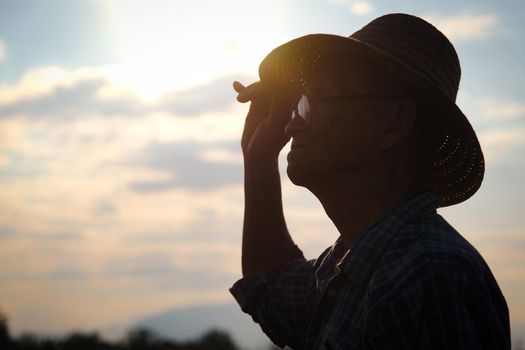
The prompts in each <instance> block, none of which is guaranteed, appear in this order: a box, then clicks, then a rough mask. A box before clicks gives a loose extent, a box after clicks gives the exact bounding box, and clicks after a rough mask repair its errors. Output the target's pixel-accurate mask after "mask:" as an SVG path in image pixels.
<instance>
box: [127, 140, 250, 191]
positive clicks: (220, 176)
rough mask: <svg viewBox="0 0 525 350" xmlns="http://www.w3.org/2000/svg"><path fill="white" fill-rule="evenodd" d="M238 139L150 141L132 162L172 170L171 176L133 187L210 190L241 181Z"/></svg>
mask: <svg viewBox="0 0 525 350" xmlns="http://www.w3.org/2000/svg"><path fill="white" fill-rule="evenodd" d="M236 154H239V155H240V146H239V143H238V142H229V143H222V144H217V143H213V144H206V143H198V142H190V141H186V142H175V143H151V144H150V145H148V146H146V147H145V148H144V149H143V150H141V151H140V153H139V154H138V155H136V156H135V157H133V158H135V159H133V160H131V164H135V165H137V166H145V167H147V168H148V169H152V170H155V171H161V172H164V173H166V172H167V173H169V174H171V176H170V177H169V178H165V179H160V180H156V181H151V180H148V181H136V182H133V183H131V185H130V186H131V188H132V189H133V190H134V191H138V192H156V191H164V190H167V189H170V188H186V189H191V190H194V191H207V190H210V189H213V188H217V187H222V186H227V185H231V184H235V183H239V182H240V181H241V180H242V166H241V162H238V161H237V157H236V156H235V155H236Z"/></svg>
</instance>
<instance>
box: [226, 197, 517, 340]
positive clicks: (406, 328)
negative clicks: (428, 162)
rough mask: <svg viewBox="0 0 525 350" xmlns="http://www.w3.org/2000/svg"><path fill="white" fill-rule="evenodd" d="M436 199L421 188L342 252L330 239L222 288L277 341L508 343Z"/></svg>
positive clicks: (491, 292) (489, 287) (500, 313)
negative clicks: (278, 267) (316, 249)
mask: <svg viewBox="0 0 525 350" xmlns="http://www.w3.org/2000/svg"><path fill="white" fill-rule="evenodd" d="M437 204H438V199H437V198H436V197H435V196H434V195H432V194H430V193H427V194H423V195H421V196H419V197H417V198H415V199H413V200H411V201H410V202H408V203H407V204H406V205H404V206H403V207H400V208H398V209H396V210H394V211H393V212H391V213H390V214H389V215H387V216H386V217H385V218H384V219H382V220H381V221H380V222H379V223H377V224H376V225H375V226H374V227H372V228H371V229H370V230H369V231H368V232H367V233H366V234H365V235H364V236H363V237H362V238H361V239H360V240H359V242H358V243H357V244H356V245H355V246H354V247H353V248H352V249H351V250H350V251H349V252H347V253H346V254H345V251H344V248H343V242H342V240H341V239H338V240H337V241H336V242H335V244H334V245H333V246H332V247H329V248H328V249H326V250H325V251H324V252H323V253H322V254H321V256H319V258H317V259H314V260H309V261H307V260H306V259H304V258H299V259H296V260H294V261H293V262H291V263H289V264H288V265H287V266H286V267H285V268H283V270H282V271H280V272H278V273H274V274H255V275H252V276H248V277H245V278H243V279H241V280H239V281H237V282H236V283H235V284H234V286H233V287H232V288H231V289H230V291H231V293H232V294H233V296H234V297H235V298H236V300H237V302H238V303H239V305H240V306H241V309H242V310H243V311H244V312H246V313H248V314H250V315H251V316H252V317H253V319H254V321H255V322H257V323H259V324H260V326H261V328H262V329H263V331H264V332H265V333H266V334H267V335H268V336H269V338H270V339H271V340H272V341H273V342H274V343H275V344H277V345H279V346H280V347H284V346H289V347H291V348H293V349H316V350H318V349H378V350H379V349H381V350H384V349H447V350H453V349H476V350H478V349H510V330H509V329H510V326H509V315H508V308H507V304H506V302H505V299H504V297H503V295H502V293H501V291H500V289H499V287H498V284H497V282H496V280H495V279H494V277H493V275H492V273H491V271H490V269H489V267H488V266H487V264H486V263H485V261H484V260H483V258H482V257H481V255H480V254H479V253H478V252H477V251H476V249H475V248H474V247H473V246H472V245H470V244H469V243H468V242H467V241H466V240H465V239H464V238H463V237H462V236H461V235H460V234H459V233H458V232H457V231H456V230H454V228H453V227H451V226H450V225H449V224H448V223H447V222H446V221H445V220H444V219H443V218H442V217H441V216H440V215H438V214H437V213H436V207H437ZM294 249H298V248H294ZM296 253H298V254H299V255H300V256H302V254H300V251H297V252H296ZM339 261H340V262H339Z"/></svg>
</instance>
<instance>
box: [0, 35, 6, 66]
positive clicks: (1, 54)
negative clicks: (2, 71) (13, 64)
mask: <svg viewBox="0 0 525 350" xmlns="http://www.w3.org/2000/svg"><path fill="white" fill-rule="evenodd" d="M6 58H7V53H6V50H5V44H4V42H3V41H2V40H1V39H0V62H2V61H5V60H6Z"/></svg>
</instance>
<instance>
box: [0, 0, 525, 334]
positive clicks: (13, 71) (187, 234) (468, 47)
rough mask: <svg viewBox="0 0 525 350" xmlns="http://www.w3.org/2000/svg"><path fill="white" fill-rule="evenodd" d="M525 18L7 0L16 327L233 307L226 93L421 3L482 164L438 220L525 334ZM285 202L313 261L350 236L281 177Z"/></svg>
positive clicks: (5, 219) (0, 294)
mask: <svg viewBox="0 0 525 350" xmlns="http://www.w3.org/2000/svg"><path fill="white" fill-rule="evenodd" d="M524 11H525V2H523V1H518V0H516V1H498V2H496V1H480V0H475V1H474V0H466V1H461V2H457V1H450V0H446V1H443V0H442V1H430V0H425V1H421V0H412V1H395V2H392V1H352V0H265V1H251V0H224V1H214V0H193V1H178V0H173V1H167V0H149V1H138V0H127V1H124V0H122V1H120V0H104V1H103V0H76V1H73V0H41V1H37V0H12V1H8V0H0V308H1V310H2V311H3V312H4V313H6V314H7V316H8V317H9V321H10V327H11V329H12V331H13V332H14V333H17V332H21V331H36V332H66V331H69V330H71V329H77V330H93V329H99V328H102V327H105V326H107V325H111V324H118V323H123V322H128V321H129V320H133V319H138V318H141V317H144V316H146V315H151V314H155V313H156V312H162V311H164V310H167V309H170V308H173V307H184V306H191V305H203V304H216V303H224V302H231V301H232V297H231V296H230V294H229V292H228V287H230V286H231V285H232V284H233V283H234V282H235V281H236V280H237V279H238V278H239V277H240V237H241V226H242V213H243V185H242V156H241V153H240V146H239V139H240V134H241V131H242V125H243V120H244V116H245V114H246V112H247V108H248V106H247V105H243V104H239V103H237V102H236V101H235V93H234V91H233V90H232V88H231V82H232V81H233V80H234V79H236V80H240V81H242V82H244V83H250V82H251V81H254V80H256V79H257V68H258V65H259V62H260V61H261V60H262V59H263V58H264V57H265V55H266V54H267V53H268V52H269V51H270V50H271V49H273V48H274V47H276V46H278V45H280V44H282V43H284V42H286V41H288V40H290V39H292V38H295V37H297V36H301V35H305V34H310V33H332V34H339V35H345V36H347V35H349V34H351V33H353V32H354V31H356V30H358V29H359V28H361V27H362V26H363V25H365V24H366V23H367V22H369V21H370V20H372V19H373V18H375V17H378V16H380V15H382V14H385V13H389V12H407V13H411V14H414V15H418V16H421V17H423V18H425V19H427V20H429V21H430V22H431V23H433V24H434V25H435V26H437V27H438V28H439V29H440V30H442V31H443V32H444V33H445V34H446V35H447V37H448V38H449V39H450V40H451V42H452V43H453V44H454V45H455V47H456V50H457V52H458V54H459V57H460V61H461V64H462V81H461V84H460V91H459V95H458V100H457V103H458V105H459V106H460V107H461V109H462V110H463V112H464V113H465V114H466V115H467V116H468V117H469V119H470V121H471V123H472V124H473V127H474V129H475V130H476V132H477V134H478V137H479V139H480V143H481V145H482V148H483V150H484V153H485V157H486V161H487V170H486V174H485V180H484V183H483V185H482V187H481V189H480V190H479V191H478V193H477V194H476V195H475V196H474V197H472V198H471V199H470V200H468V201H467V202H465V203H462V204H459V205H457V206H453V207H450V208H444V209H440V210H439V212H440V213H441V214H442V215H443V216H444V217H445V218H447V219H448V220H449V222H450V223H451V224H452V225H454V226H455V227H456V228H457V229H458V230H459V231H460V232H461V233H462V234H463V235H464V236H465V237H466V238H467V239H468V240H469V241H470V242H471V243H472V244H473V245H474V246H475V247H476V248H477V249H478V250H479V251H480V253H481V254H482V255H483V257H484V258H485V260H486V261H487V262H488V264H489V265H490V267H491V269H492V271H493V273H494V275H495V277H496V279H497V281H498V283H499V284H500V287H501V289H502V291H503V293H504V295H505V297H506V299H507V302H508V305H509V308H510V316H511V323H512V327H513V333H514V337H515V338H516V337H521V338H525V298H523V297H522V296H523V295H525V222H524V221H525V220H524V215H523V214H524V213H525V210H524V209H525V205H524V201H523V198H525V186H524V185H523V183H522V182H523V179H524V178H525V158H524V157H523V154H524V151H525V86H524V85H525V84H524V82H523V77H524V76H525V65H524V64H523V62H525V57H524V56H525V22H523V20H522V14H523V12H524ZM285 154H286V151H284V152H283V155H285ZM281 163H282V164H281V165H283V166H285V162H284V157H283V159H281ZM283 174H285V172H284V171H283ZM283 195H284V205H285V214H286V217H287V220H288V226H289V229H290V231H291V233H292V235H293V237H294V239H295V240H296V242H297V243H298V245H299V246H300V247H301V248H302V249H303V251H304V252H305V254H306V255H307V256H309V257H312V258H313V257H315V256H316V255H318V254H319V253H320V252H321V251H323V250H324V248H326V247H327V246H328V245H330V244H332V243H333V241H334V240H335V239H336V238H337V236H338V233H337V231H336V230H335V228H334V227H333V225H332V224H331V222H330V221H329V219H328V218H327V217H326V215H325V213H324V212H323V210H322V208H321V207H320V205H319V204H318V203H317V201H316V200H315V198H314V197H313V196H312V195H311V194H310V193H308V192H307V191H306V190H304V189H302V188H297V187H295V186H293V185H292V184H291V183H290V182H289V180H288V179H287V178H286V176H285V175H283Z"/></svg>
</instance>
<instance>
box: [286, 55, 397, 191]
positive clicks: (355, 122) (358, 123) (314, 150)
mask: <svg viewBox="0 0 525 350" xmlns="http://www.w3.org/2000/svg"><path fill="white" fill-rule="evenodd" d="M346 64H347V66H346V69H345V70H344V71H342V70H337V69H333V67H335V65H330V67H329V69H325V70H322V71H320V72H319V74H317V75H316V77H314V78H313V79H312V80H311V81H310V82H309V83H308V84H307V86H306V87H305V91H303V94H305V95H306V96H307V97H308V98H309V100H310V101H311V103H310V111H309V113H311V115H310V116H309V119H308V122H307V123H305V122H304V121H303V120H302V119H301V118H294V119H292V120H291V121H290V122H289V123H288V125H287V127H286V132H287V133H288V135H289V136H291V137H292V143H291V150H290V152H289V153H288V176H289V177H290V179H291V180H292V182H294V183H295V184H297V185H301V186H306V187H308V185H311V184H313V183H315V182H316V181H326V180H328V181H329V179H330V178H331V177H332V176H334V175H337V174H338V173H342V174H344V175H351V174H352V173H362V174H366V171H367V169H369V168H370V165H371V164H373V163H374V162H376V161H378V156H379V155H380V153H381V150H382V148H381V143H380V142H378V141H380V138H381V136H382V133H383V131H384V127H385V121H386V120H387V119H388V118H386V115H387V114H388V113H389V112H390V111H391V110H392V105H393V103H395V93H396V91H395V88H394V87H393V85H392V84H390V83H387V82H389V80H385V77H384V75H382V74H384V73H381V72H382V70H381V71H380V70H379V69H378V68H377V67H376V66H374V65H373V64H372V63H369V62H364V61H358V60H356V61H355V62H353V64H351V65H350V66H348V62H346ZM357 95H359V96H363V95H364V96H365V97H364V98H361V99H352V96H357ZM368 95H369V98H367V97H366V96H368ZM334 96H347V97H349V98H348V99H338V100H334V99H330V98H328V99H326V98H327V97H334ZM312 102H313V103H312Z"/></svg>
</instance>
